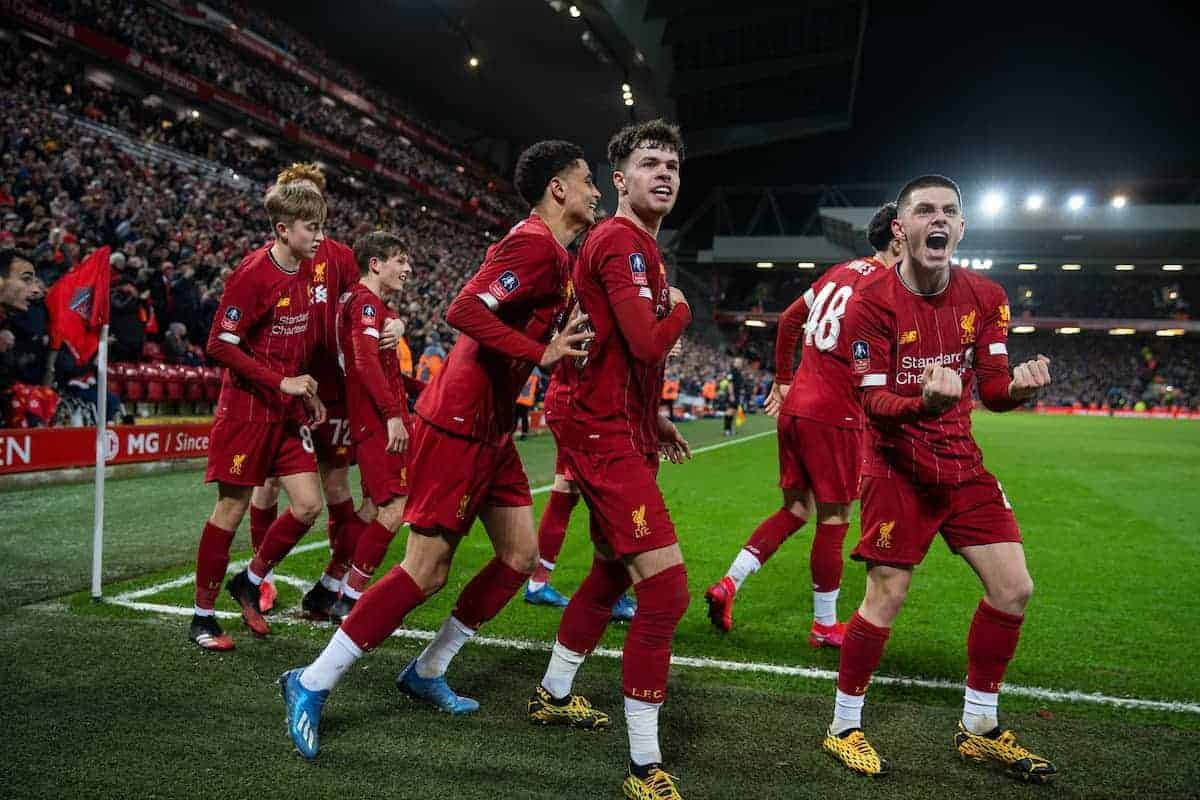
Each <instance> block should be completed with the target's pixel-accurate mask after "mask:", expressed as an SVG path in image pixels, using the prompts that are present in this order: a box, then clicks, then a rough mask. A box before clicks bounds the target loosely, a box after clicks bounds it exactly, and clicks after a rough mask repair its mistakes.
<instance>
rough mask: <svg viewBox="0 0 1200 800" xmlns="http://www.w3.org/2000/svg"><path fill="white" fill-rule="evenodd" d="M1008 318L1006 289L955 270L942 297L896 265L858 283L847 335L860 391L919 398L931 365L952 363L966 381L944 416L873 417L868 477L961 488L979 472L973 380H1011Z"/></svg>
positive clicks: (1001, 382) (993, 382)
mask: <svg viewBox="0 0 1200 800" xmlns="http://www.w3.org/2000/svg"><path fill="white" fill-rule="evenodd" d="M1008 321H1009V309H1008V297H1007V296H1006V295H1005V293H1004V289H1003V288H1002V287H1001V286H1000V285H999V284H998V283H996V282H994V281H991V280H988V279H987V278H984V277H983V276H981V275H979V274H978V273H975V272H972V271H970V270H965V269H961V268H958V267H954V268H952V269H951V271H950V282H949V283H948V284H947V285H946V288H945V289H943V290H942V291H941V292H940V293H938V294H936V295H931V296H926V295H919V294H916V293H915V292H913V291H911V290H910V289H909V288H908V287H907V286H905V284H904V282H903V281H902V280H901V278H900V270H899V267H898V266H897V267H896V268H894V269H891V270H889V271H888V272H887V273H885V274H884V275H881V276H880V277H879V279H876V280H871V281H868V282H867V284H866V285H865V286H862V287H861V288H860V289H859V290H858V297H857V300H856V301H855V302H854V303H852V304H851V306H850V310H849V313H848V315H847V320H846V328H847V331H846V336H847V338H848V340H849V347H850V360H851V369H852V371H853V373H854V375H855V376H856V378H857V379H858V385H859V386H860V388H861V389H862V390H864V391H867V392H870V391H875V390H880V389H885V390H888V391H890V392H893V393H895V394H897V395H900V396H901V397H917V396H919V395H920V394H921V383H922V381H923V373H924V371H925V367H926V366H928V365H930V364H938V365H941V366H944V367H949V368H950V369H954V370H956V371H957V372H958V374H959V375H960V376H961V377H962V384H963V391H962V398H961V399H960V400H959V402H958V403H957V404H956V405H955V406H954V407H953V408H951V409H950V410H948V411H946V412H945V413H944V414H941V415H940V416H936V417H930V416H921V418H919V419H916V420H915V421H912V422H903V423H881V422H879V421H877V420H872V425H871V426H870V429H871V432H872V435H871V436H870V439H871V440H872V445H873V446H871V447H869V448H868V454H867V461H866V465H865V468H864V470H863V473H864V474H865V475H872V476H875V477H891V476H892V475H893V474H894V473H900V474H902V475H905V476H907V477H909V478H910V479H912V480H913V481H916V482H917V483H925V484H938V485H955V484H960V483H963V482H964V481H968V480H970V479H971V478H973V477H975V476H977V475H979V474H980V473H982V472H983V454H982V453H981V452H980V450H979V446H978V445H977V444H976V443H975V439H974V437H973V436H972V435H971V409H972V407H973V405H974V401H973V399H972V397H973V392H972V389H973V387H974V384H975V382H976V380H979V381H980V382H982V383H986V384H989V385H992V386H995V385H1005V384H1006V382H1007V380H1008V377H1009V373H1008V345H1007V341H1008ZM977 373H978V374H977ZM1013 405H1015V404H1013ZM1008 407H1011V405H1009V406H1008Z"/></svg>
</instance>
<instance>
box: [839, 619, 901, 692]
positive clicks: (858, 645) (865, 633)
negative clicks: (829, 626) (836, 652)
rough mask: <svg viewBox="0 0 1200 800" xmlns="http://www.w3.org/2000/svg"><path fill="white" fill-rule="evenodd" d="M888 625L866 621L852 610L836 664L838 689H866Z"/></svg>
mask: <svg viewBox="0 0 1200 800" xmlns="http://www.w3.org/2000/svg"><path fill="white" fill-rule="evenodd" d="M891 633H892V629H891V628H879V627H876V626H875V625H872V624H871V623H869V622H867V621H866V620H865V619H863V618H862V616H861V615H860V614H859V613H858V612H857V611H855V612H854V616H852V617H850V621H849V622H848V623H846V640H845V641H844V642H843V643H842V655H841V663H840V664H839V665H838V684H837V685H838V689H840V690H841V691H843V692H845V693H846V694H855V695H862V694H866V693H867V686H868V684H870V683H871V676H872V675H874V674H875V670H876V668H878V667H879V660H880V659H881V658H883V647H884V645H886V644H887V640H888V636H890V635H891Z"/></svg>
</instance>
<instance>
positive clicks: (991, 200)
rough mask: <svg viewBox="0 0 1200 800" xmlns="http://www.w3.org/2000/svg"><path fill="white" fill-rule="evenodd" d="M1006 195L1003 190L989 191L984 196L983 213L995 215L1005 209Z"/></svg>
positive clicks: (990, 215)
mask: <svg viewBox="0 0 1200 800" xmlns="http://www.w3.org/2000/svg"><path fill="white" fill-rule="evenodd" d="M1004 203H1005V197H1004V194H1003V193H1002V192H995V191H993V192H988V193H987V194H985V195H984V196H983V203H982V204H981V205H982V206H983V213H984V214H986V215H987V216H989V217H994V216H996V215H997V214H999V213H1000V212H1001V211H1003V210H1004Z"/></svg>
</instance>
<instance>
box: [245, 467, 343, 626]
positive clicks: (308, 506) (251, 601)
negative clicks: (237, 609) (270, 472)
mask: <svg viewBox="0 0 1200 800" xmlns="http://www.w3.org/2000/svg"><path fill="white" fill-rule="evenodd" d="M279 484H280V486H281V487H282V488H283V490H284V491H285V492H287V494H288V499H289V500H290V505H289V506H288V509H287V510H286V511H284V512H283V513H282V514H280V515H279V518H278V519H276V520H275V522H274V523H272V524H271V528H270V530H268V531H267V536H266V538H265V539H264V540H263V543H262V546H261V547H259V549H258V552H257V553H255V554H254V559H253V560H252V561H251V562H250V566H249V567H247V568H246V569H244V570H242V571H241V572H239V573H238V574H237V575H234V576H233V577H232V578H230V579H229V582H228V583H227V584H226V588H227V589H228V590H229V594H230V595H231V596H232V597H233V599H234V600H237V602H238V605H240V606H241V607H242V619H243V620H244V621H245V623H246V626H247V627H249V628H250V630H251V631H253V632H254V633H255V634H256V635H258V636H266V635H267V634H268V633H270V632H271V629H270V626H269V625H268V624H267V621H266V620H265V619H264V618H263V616H262V613H261V612H260V611H259V607H258V604H259V586H260V585H261V584H262V581H263V578H264V577H265V576H266V575H267V574H268V573H269V572H270V571H271V570H272V569H273V568H274V566H275V565H276V564H278V563H279V562H280V561H282V560H283V558H284V557H285V556H286V555H287V554H288V553H289V552H290V551H291V549H292V548H293V547H295V546H296V543H297V542H299V541H300V539H301V538H303V537H304V534H306V533H308V529H309V528H311V527H312V524H313V522H315V521H316V519H317V516H318V515H319V514H320V513H321V508H322V502H321V482H320V480H319V479H318V477H317V473H315V472H301V473H297V474H295V475H285V476H283V477H280V478H279Z"/></svg>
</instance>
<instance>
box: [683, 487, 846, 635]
mask: <svg viewBox="0 0 1200 800" xmlns="http://www.w3.org/2000/svg"><path fill="white" fill-rule="evenodd" d="M812 513H813V499H812V492H811V491H801V490H799V489H784V490H783V507H782V508H780V509H779V510H778V511H776V512H775V513H774V514H772V515H771V516H770V517H767V518H766V519H765V520H763V522H762V524H760V525H759V526H758V528H756V529H755V531H754V533H753V534H751V536H750V538H749V539H748V540H747V541H746V544H745V545H744V546H743V547H742V549H741V550H739V551H738V554H737V557H736V558H734V560H733V563H732V564H730V565H729V569H728V570H727V571H726V572H725V577H723V578H721V580H719V581H717V582H716V583H714V584H713V585H712V586H710V587H708V591H706V592H705V593H704V599H705V600H706V601H707V602H708V618H709V619H710V620H711V621H712V624H713V625H715V626H716V628H717V630H719V631H721V632H723V633H728V632H729V630H730V629H731V628H732V627H733V601H734V597H735V596H736V595H737V593H738V590H739V589H741V588H742V582H743V581H745V580H746V578H748V577H750V576H751V575H753V574H754V573H755V572H758V570H759V569H761V568H762V565H763V564H765V563H767V560H768V559H769V558H770V557H771V556H773V555H774V554H775V551H776V550H778V549H779V547H780V546H781V545H782V544H783V543H784V542H785V541H787V540H788V538H789V537H791V535H792V534H794V533H795V532H796V531H798V530H800V528H802V527H803V526H804V523H805V522H807V521H808V518H809V517H810V516H812ZM835 621H836V620H835Z"/></svg>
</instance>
